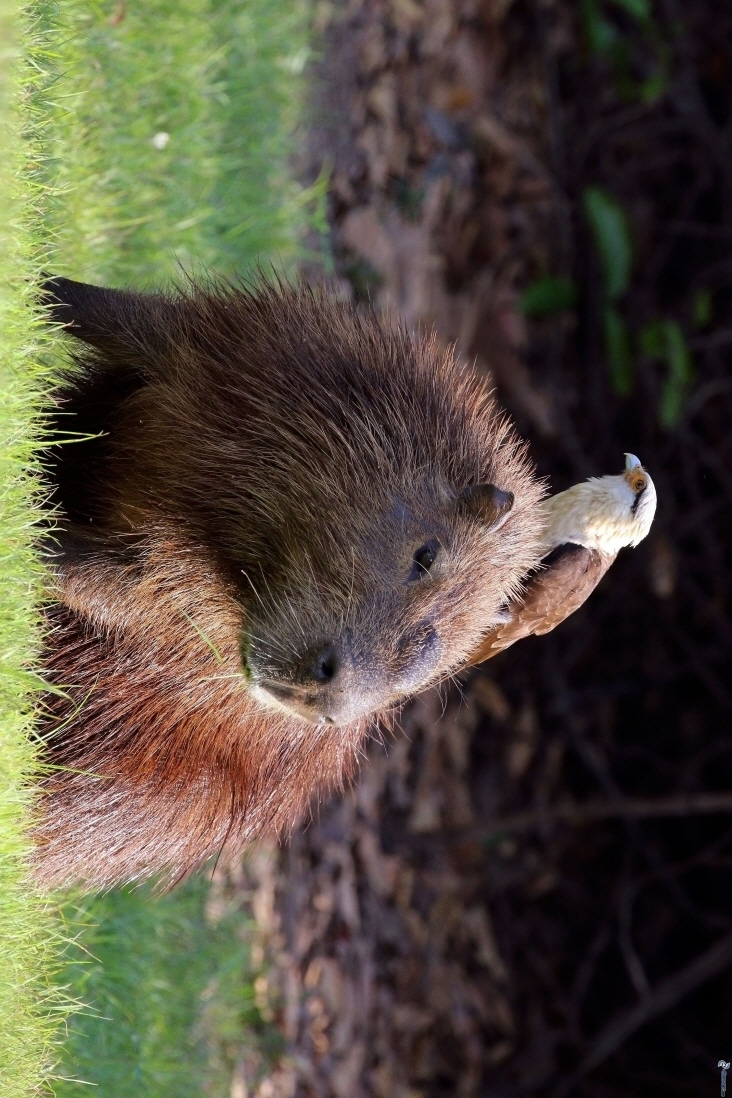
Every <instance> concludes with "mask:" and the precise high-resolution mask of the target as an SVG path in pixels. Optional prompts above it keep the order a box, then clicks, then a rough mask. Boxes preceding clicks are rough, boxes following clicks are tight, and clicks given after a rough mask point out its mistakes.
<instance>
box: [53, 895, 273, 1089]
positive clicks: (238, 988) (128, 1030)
mask: <svg viewBox="0 0 732 1098" xmlns="http://www.w3.org/2000/svg"><path fill="white" fill-rule="evenodd" d="M70 910H71V905H70V904H69V905H67V911H70ZM73 914H74V916H75V919H76V920H81V921H82V922H83V923H84V924H85V925H86V927H87V930H86V932H85V933H84V934H83V935H82V936H81V938H80V939H79V941H78V943H77V944H75V945H72V946H70V948H69V951H68V961H69V967H68V968H67V976H68V977H70V979H71V983H72V984H73V986H74V988H75V989H76V990H77V991H78V993H79V994H80V996H81V998H82V999H83V1000H84V1001H85V1002H86V1003H89V1004H92V1005H93V1006H95V1009H94V1010H92V1011H88V1012H86V1013H84V1014H79V1015H77V1016H76V1017H75V1018H72V1019H71V1021H70V1024H69V1036H68V1039H67V1042H66V1056H65V1060H64V1070H65V1071H66V1072H69V1073H73V1075H74V1076H76V1077H77V1078H81V1079H84V1080H86V1084H87V1085H85V1084H80V1083H74V1082H57V1084H56V1087H55V1090H56V1094H57V1095H58V1098H77V1096H78V1098H82V1096H83V1098H88V1096H89V1093H90V1092H89V1086H88V1084H89V1083H92V1084H94V1085H95V1086H96V1087H97V1088H98V1089H97V1090H96V1091H95V1093H97V1094H99V1095H104V1096H105V1098H130V1096H131V1095H141V1096H142V1095H144V1096H145V1098H195V1096H198V1095H202V1094H206V1095H207V1096H209V1095H210V1096H212V1098H213V1096H218V1095H221V1098H225V1096H226V1098H228V1095H229V1093H230V1090H231V1080H232V1076H233V1073H234V1070H235V1068H236V1066H237V1064H238V1063H240V1062H241V1061H242V1060H246V1061H247V1062H248V1065H249V1069H250V1072H252V1071H253V1072H254V1073H256V1069H257V1065H265V1064H266V1063H267V1061H268V1060H269V1059H270V1058H271V1057H273V1056H274V1055H276V1054H277V1053H279V1052H280V1051H281V1048H280V1043H281V1042H280V1039H279V1037H278V1035H277V1034H276V1032H274V1031H273V1030H272V1029H271V1028H270V1027H269V1026H267V1024H266V1023H265V1022H264V1021H263V1018H262V1015H261V1012H260V1010H259V1009H258V1007H257V1005H256V1002H255V994H254V989H253V985H252V979H251V965H250V958H249V951H248V948H247V945H246V941H245V938H244V936H243V932H244V931H245V929H246V925H247V922H246V918H245V917H244V916H243V915H242V912H241V911H240V909H239V906H238V904H237V903H236V901H234V902H233V904H232V905H231V906H229V907H228V908H227V906H226V904H225V903H223V904H222V903H220V902H219V898H218V897H217V899H216V902H214V903H211V894H210V889H209V885H208V882H207V881H206V880H204V879H203V878H201V877H198V878H194V879H193V880H192V881H190V882H189V883H188V884H187V885H186V886H185V888H183V889H181V890H180V891H178V892H174V893H172V894H170V895H168V896H164V897H162V898H159V899H155V898H154V897H152V896H151V895H150V894H149V892H147V891H146V892H143V893H139V892H133V891H131V890H129V889H124V890H118V891H116V892H112V893H110V894H109V895H108V896H105V897H104V898H100V899H97V900H96V901H93V902H92V903H91V904H89V902H88V901H87V904H86V905H85V906H84V909H83V910H82V912H81V913H77V912H73ZM95 924H96V925H95Z"/></svg>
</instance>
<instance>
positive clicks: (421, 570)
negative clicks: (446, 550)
mask: <svg viewBox="0 0 732 1098" xmlns="http://www.w3.org/2000/svg"><path fill="white" fill-rule="evenodd" d="M438 549H439V544H438V542H437V541H436V539H435V538H433V539H432V540H431V541H428V542H427V544H426V545H422V546H420V548H419V549H418V550H417V552H416V553H415V554H414V556H413V557H412V571H411V572H410V573H409V580H410V582H411V581H412V580H418V579H422V577H423V576H426V575H427V573H428V572H429V570H430V568H431V567H432V565H433V564H434V563H435V557H436V556H437V550H438Z"/></svg>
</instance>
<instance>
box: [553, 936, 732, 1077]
mask: <svg viewBox="0 0 732 1098" xmlns="http://www.w3.org/2000/svg"><path fill="white" fill-rule="evenodd" d="M731 964H732V934H727V935H726V936H725V937H724V938H721V939H719V941H717V942H715V944H714V945H713V946H710V948H709V949H708V950H707V951H706V952H705V953H702V954H700V956H698V957H695V958H694V960H693V961H690V962H689V964H688V965H686V966H685V967H684V968H682V969H680V970H679V971H678V972H675V973H674V974H673V976H669V977H668V978H667V979H665V980H662V981H661V982H660V983H659V984H657V985H656V987H654V988H653V989H652V990H651V991H649V993H648V994H647V995H646V996H644V998H643V999H641V1001H640V1002H639V1003H636V1005H635V1006H634V1007H631V1008H630V1010H626V1011H623V1012H622V1013H621V1014H619V1015H618V1016H617V1017H616V1018H615V1019H614V1020H613V1021H612V1022H610V1024H609V1025H607V1026H605V1028H604V1029H603V1030H601V1032H600V1033H599V1035H598V1036H597V1037H596V1038H595V1040H594V1041H593V1042H592V1045H591V1046H590V1051H589V1052H588V1053H587V1055H586V1056H585V1058H584V1059H583V1060H582V1062H581V1063H580V1065H579V1067H578V1068H577V1069H576V1071H574V1072H573V1073H572V1075H571V1077H570V1078H569V1079H567V1080H566V1081H565V1083H564V1085H563V1086H562V1088H561V1089H560V1091H559V1093H560V1094H565V1093H567V1091H568V1090H569V1089H570V1088H571V1087H572V1086H573V1085H574V1083H576V1082H577V1080H578V1079H580V1078H581V1077H582V1076H583V1075H586V1074H587V1073H588V1072H589V1071H592V1070H593V1068H596V1067H598V1065H599V1064H601V1063H603V1061H604V1060H607V1058H608V1056H612V1054H613V1053H614V1052H615V1051H616V1050H617V1049H619V1048H620V1046H621V1045H622V1044H623V1043H624V1042H625V1041H627V1040H628V1038H629V1037H631V1036H632V1035H633V1034H634V1033H635V1032H636V1030H638V1029H640V1028H641V1026H644V1025H646V1023H647V1022H650V1021H651V1020H652V1019H653V1018H657V1017H658V1015H659V1014H663V1013H665V1011H667V1010H670V1009H671V1008H672V1007H674V1006H676V1004H677V1003H678V1002H680V1001H681V1000H682V999H683V998H684V996H685V995H688V994H689V992H690V991H693V990H694V988H696V987H698V986H699V985H700V984H703V983H706V981H707V980H711V979H712V977H714V976H717V975H718V974H719V973H720V972H723V971H724V970H725V969H726V968H729V966H730V965H731Z"/></svg>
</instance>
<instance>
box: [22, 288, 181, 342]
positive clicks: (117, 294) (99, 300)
mask: <svg viewBox="0 0 732 1098" xmlns="http://www.w3.org/2000/svg"><path fill="white" fill-rule="evenodd" d="M41 304H42V305H44V306H45V307H46V308H47V309H48V312H49V317H50V319H51V320H52V321H55V322H56V323H57V324H63V326H64V327H65V328H66V330H67V331H68V332H69V334H70V335H73V336H75V337H76V338H77V339H80V340H82V341H83V342H84V343H88V344H90V345H91V346H92V347H96V348H97V349H98V350H100V351H102V353H103V354H104V355H105V356H108V357H111V358H118V357H120V356H126V357H128V356H129V355H130V354H132V355H134V356H135V357H136V358H141V359H143V360H144V359H146V358H149V357H151V356H154V355H155V354H156V353H158V352H159V351H160V350H162V349H163V348H164V347H165V346H166V345H167V343H168V341H169V338H170V332H171V330H173V331H174V330H175V328H176V327H177V325H176V320H177V319H178V318H177V316H176V314H177V313H178V312H179V311H180V306H179V304H178V303H176V302H175V301H173V300H172V299H171V298H168V297H166V296H165V295H164V294H159V293H156V294H138V293H132V292H130V291H128V290H110V289H107V288H106V287H104V286H90V285H88V284H87V283H85V282H73V281H72V280H71V279H70V278H47V279H46V280H45V281H44V282H43V283H42V285H41Z"/></svg>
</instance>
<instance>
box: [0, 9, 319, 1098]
mask: <svg viewBox="0 0 732 1098" xmlns="http://www.w3.org/2000/svg"><path fill="white" fill-rule="evenodd" d="M304 2H305V0H145V2H144V3H131V2H130V3H129V4H128V5H126V6H125V5H124V4H121V3H119V4H118V3H117V0H114V2H110V3H97V2H94V0H63V2H62V3H59V4H56V3H50V2H49V0H42V2H35V3H33V4H32V5H31V6H29V8H28V9H27V10H24V9H22V8H21V6H20V4H19V3H17V2H16V0H0V140H2V143H3V144H2V148H3V154H2V157H0V466H1V468H2V477H1V478H0V492H2V499H1V501H0V1094H2V1096H3V1098H27V1096H30V1095H33V1094H40V1093H41V1092H42V1091H43V1085H44V1080H47V1079H48V1076H49V1071H50V1070H51V1065H52V1062H53V1060H54V1058H55V1057H56V1055H57V1052H58V1048H57V1042H58V1039H59V1038H58V1033H59V1029H60V1026H59V1022H60V1018H61V1015H62V1013H63V1012H64V1011H68V1002H69V1001H68V994H71V995H72V996H77V995H78V996H80V997H82V998H83V999H84V1000H85V1001H86V1003H87V1004H88V1006H89V1009H88V1010H86V1011H84V1012H82V1013H79V1014H76V1015H75V1016H74V1017H73V1018H72V1019H71V1020H70V1021H69V1022H68V1037H67V1040H66V1050H65V1053H64V1056H63V1057H62V1062H61V1067H60V1069H59V1070H60V1074H61V1075H62V1076H64V1077H66V1078H65V1080H63V1081H60V1082H58V1083H57V1084H56V1087H57V1090H58V1093H59V1095H60V1096H61V1098H75V1096H76V1094H77V1093H78V1094H82V1093H83V1094H85V1095H86V1094H89V1093H97V1094H99V1095H100V1098H116V1095H120V1096H122V1095H124V1096H125V1098H131V1096H133V1095H134V1096H136V1095H138V1094H140V1095H142V1094H144V1095H145V1096H146V1098H149V1096H153V1098H154V1096H160V1098H185V1095H187V1094H191V1095H192V1094H202V1093H206V1094H207V1095H208V1094H211V1095H216V1094H219V1093H221V1094H224V1093H228V1086H229V1081H230V1069H231V1065H232V1063H233V1061H234V1060H237V1059H238V1060H241V1057H242V1056H247V1057H249V1058H250V1059H251V1057H252V1056H254V1059H256V1055H259V1056H260V1058H261V1057H262V1056H264V1057H265V1058H266V1056H267V1055H268V1054H269V1052H268V1048H269V1046H268V1045H267V1040H266V1039H265V1038H266V1034H267V1032H268V1031H267V1027H266V1026H265V1025H264V1023H263V1022H262V1019H261V1016H260V1014H259V1013H258V1011H257V1010H256V1008H255V1007H254V1005H253V999H252V990H251V976H252V974H251V971H250V968H249V962H248V958H247V953H246V949H245V947H244V945H243V942H242V939H241V934H240V932H241V929H242V917H241V915H240V914H239V913H237V912H236V911H235V912H233V913H232V914H231V915H230V916H227V917H225V918H224V919H222V920H220V921H219V922H212V921H211V919H210V918H209V917H208V916H207V914H206V887H207V886H206V884H205V882H201V881H200V880H198V881H197V880H194V881H192V882H190V883H189V884H188V885H186V886H184V887H183V888H182V889H181V890H179V891H177V892H175V893H174V894H172V895H171V896H169V897H166V898H164V899H162V900H159V901H154V900H151V899H150V897H149V895H148V894H147V893H144V892H141V893H135V892H129V891H125V892H116V893H111V894H109V895H107V896H100V897H96V898H92V899H90V900H87V901H86V902H85V903H84V905H83V910H79V909H78V908H77V907H75V905H74V902H72V901H67V902H66V903H65V904H63V905H62V906H61V908H60V909H58V911H60V914H61V917H62V918H61V921H60V922H59V920H58V919H57V918H55V916H54V909H52V907H51V906H50V905H49V902H48V900H47V899H46V898H44V897H42V896H38V895H37V894H35V893H34V891H33V889H32V887H31V886H30V883H29V876H28V871H27V854H28V840H27V836H26V833H25V831H26V825H27V820H28V811H29V807H30V799H31V793H30V788H31V786H30V780H31V778H32V776H33V774H34V773H36V772H37V771H36V768H37V757H36V748H35V744H34V740H33V735H32V705H33V700H34V691H35V690H36V689H37V685H38V683H37V678H35V677H34V676H33V674H32V668H33V666H34V660H35V659H36V658H37V657H36V653H37V649H38V618H39V609H38V607H39V605H40V604H41V601H42V598H43V575H42V571H41V569H40V566H39V564H38V561H37V558H36V556H35V555H34V552H33V547H32V526H33V522H34V521H35V519H36V518H37V515H38V510H39V505H40V502H39V501H40V494H39V488H38V483H37V480H36V479H35V476H34V473H33V470H34V468H35V467H36V464H35V463H36V461H37V439H38V437H39V432H40V428H39V408H40V407H41V404H42V401H43V399H44V397H45V396H46V395H47V394H48V391H49V388H50V385H51V380H52V377H53V376H54V374H55V373H57V371H58V369H59V366H58V363H59V353H58V343H59V341H58V340H54V339H52V338H51V337H50V336H49V334H48V333H47V332H45V331H44V330H43V329H42V327H41V326H39V324H38V319H37V317H36V315H35V312H34V308H33V299H34V287H35V284H36V281H37V277H38V272H39V271H40V270H42V269H45V270H51V271H53V272H54V273H59V274H64V275H68V276H71V277H76V278H82V279H88V280H90V281H104V282H109V283H112V284H115V283H116V284H121V283H133V284H135V285H136V286H143V285H145V284H150V285H153V284H155V285H160V284H161V283H163V282H166V281H169V280H171V279H172V278H175V277H176V273H177V272H178V271H179V270H180V267H181V266H182V267H183V268H185V269H186V270H189V271H190V270H193V271H195V270H200V269H202V268H204V269H214V270H218V271H223V272H225V273H226V272H228V271H231V270H237V271H240V272H246V271H251V270H253V269H254V268H255V267H256V265H257V264H258V263H264V264H265V265H266V264H267V263H274V264H275V265H276V266H278V267H279V268H280V269H281V270H285V271H286V270H288V268H289V267H290V265H291V264H292V261H293V259H294V258H295V257H296V256H297V255H298V254H299V253H300V251H301V243H300V241H301V238H302V232H303V229H304V227H305V226H306V225H308V224H309V225H312V224H314V222H315V221H316V220H317V211H318V208H319V194H321V192H322V188H320V190H318V189H317V188H316V190H315V191H312V190H310V191H308V190H304V189H303V188H302V187H300V186H299V185H298V184H296V183H295V182H293V180H292V176H291V171H290V167H291V166H290V156H291V154H292V150H293V148H294V147H295V143H296V141H295V138H296V133H295V131H296V125H297V119H298V111H299V104H300V103H301V101H302V78H301V73H302V69H303V65H304V62H305V60H306V58H307V42H308V35H307V20H306V12H305V9H304V6H303V5H304ZM160 134H167V135H169V136H168V139H167V141H166V140H165V139H163V138H160V137H158V138H157V139H156V135H160ZM159 146H164V147H159ZM29 669H31V670H29ZM64 922H65V926H66V931H67V937H70V938H71V939H72V941H71V944H69V943H68V941H67V944H66V947H65V950H66V953H65V960H66V968H65V970H64V971H63V973H62V974H61V976H60V977H59V975H58V972H57V967H58V964H59V955H60V953H61V945H60V941H61V938H60V935H62V933H63V924H64ZM54 979H55V981H56V982H55V984H54V982H53V981H54ZM64 985H68V987H67V990H66V991H59V990H58V988H59V986H62V987H63V986H64ZM54 988H55V989H56V990H54ZM244 1030H246V1031H247V1032H248V1034H249V1036H248V1037H244V1036H243V1035H242V1034H243V1031H244ZM255 1045H256V1048H257V1049H258V1050H259V1051H258V1052H257V1053H256V1055H255V1054H254V1053H253V1052H252V1048H254V1046H255ZM69 1076H76V1077H78V1078H81V1079H85V1080H87V1081H88V1082H93V1083H96V1084H97V1088H96V1089H95V1090H94V1091H91V1092H90V1089H89V1086H88V1085H83V1086H82V1084H80V1083H74V1082H71V1081H69V1080H68V1077H69ZM43 1092H44V1093H46V1092H45V1091H43Z"/></svg>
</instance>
